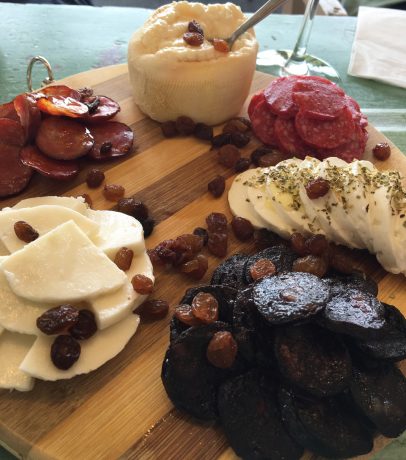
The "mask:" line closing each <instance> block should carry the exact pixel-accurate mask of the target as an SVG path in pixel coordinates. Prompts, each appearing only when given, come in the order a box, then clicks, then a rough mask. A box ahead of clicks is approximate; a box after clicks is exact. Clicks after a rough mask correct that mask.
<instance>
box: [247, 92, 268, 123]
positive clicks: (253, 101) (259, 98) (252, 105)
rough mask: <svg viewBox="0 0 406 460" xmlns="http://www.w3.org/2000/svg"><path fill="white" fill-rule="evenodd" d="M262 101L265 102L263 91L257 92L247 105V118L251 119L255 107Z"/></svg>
mask: <svg viewBox="0 0 406 460" xmlns="http://www.w3.org/2000/svg"><path fill="white" fill-rule="evenodd" d="M262 101H265V96H264V92H263V91H258V92H257V93H255V94H254V95H253V96H252V98H251V101H250V103H249V105H248V116H249V117H250V118H251V117H252V114H253V113H254V110H255V107H256V106H257V105H258V104H259V103H260V102H262Z"/></svg>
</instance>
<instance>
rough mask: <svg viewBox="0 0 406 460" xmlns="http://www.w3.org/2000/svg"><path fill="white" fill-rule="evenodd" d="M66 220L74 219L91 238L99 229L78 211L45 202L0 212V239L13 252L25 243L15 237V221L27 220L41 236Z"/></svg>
mask: <svg viewBox="0 0 406 460" xmlns="http://www.w3.org/2000/svg"><path fill="white" fill-rule="evenodd" d="M68 220H72V221H74V222H75V223H76V224H77V225H78V226H79V227H80V228H81V230H82V231H83V232H84V233H85V234H86V235H88V236H89V238H93V237H94V236H95V235H96V234H97V233H98V231H99V226H98V224H97V223H96V222H94V221H92V220H90V219H89V218H87V217H86V216H84V215H82V214H80V213H79V212H77V211H74V210H73V209H70V208H67V207H64V206H56V205H48V204H46V205H40V206H35V207H32V208H22V209H7V210H3V211H2V212H0V239H1V240H2V242H3V243H4V245H5V246H6V248H7V249H8V250H9V251H10V252H15V251H18V250H19V249H21V248H22V247H24V246H25V245H26V244H27V243H26V242H24V241H22V240H20V239H19V238H18V237H17V235H16V233H15V231H14V224H15V223H16V222H18V221H24V222H27V223H28V224H29V225H31V227H33V229H34V230H36V231H37V232H38V233H39V235H40V236H42V235H45V234H46V233H47V232H49V231H50V230H53V229H54V228H56V227H58V226H59V225H61V224H63V223H65V222H67V221H68Z"/></svg>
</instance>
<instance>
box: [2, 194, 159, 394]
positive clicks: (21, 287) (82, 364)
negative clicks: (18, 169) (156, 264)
mask: <svg viewBox="0 0 406 460" xmlns="http://www.w3.org/2000/svg"><path fill="white" fill-rule="evenodd" d="M19 221H20V222H21V221H24V222H26V223H28V224H29V225H30V226H31V227H32V228H33V229H34V230H35V231H36V232H37V233H38V238H36V239H34V240H33V241H31V242H26V241H23V240H21V239H19V238H18V237H17V235H16V232H15V230H14V224H15V223H16V222H19ZM122 247H127V248H128V249H131V250H132V251H133V254H134V255H133V258H132V262H131V266H130V268H129V269H128V270H127V271H122V270H120V269H119V268H118V267H117V265H116V264H115V263H114V258H115V256H116V254H117V252H118V251H119V250H120V248H122ZM136 274H142V275H144V276H147V277H149V278H150V279H152V280H154V275H153V270H152V264H151V261H150V259H149V257H148V255H147V253H146V249H145V242H144V235H143V229H142V226H141V224H140V222H138V221H137V220H136V219H134V218H133V217H130V216H127V215H125V214H122V213H119V212H114V211H94V210H92V209H89V208H88V207H87V205H86V204H85V202H84V200H83V198H73V197H39V198H30V199H27V200H22V201H21V202H20V203H19V204H17V205H16V206H14V207H13V208H4V209H3V210H1V211H0V388H7V389H17V390H20V391H27V390H30V389H32V387H33V385H34V378H39V379H42V380H59V379H67V378H71V377H74V376H75V375H79V374H83V373H87V372H90V371H92V370H94V369H97V368H98V367H100V366H101V365H103V364H104V363H105V362H106V361H108V360H110V359H111V358H113V357H114V356H115V355H116V354H118V353H119V352H120V351H121V350H122V349H123V348H124V347H125V345H126V344H127V342H128V341H129V340H130V338H131V337H132V336H133V334H134V333H135V332H136V330H137V327H138V324H139V317H138V315H134V314H133V310H134V309H135V308H136V307H138V306H139V305H140V304H141V303H142V302H143V301H144V300H145V299H146V297H147V296H145V295H140V294H138V293H137V292H135V291H134V289H133V287H132V284H131V279H132V278H133V277H134V276H135V275H136ZM67 303H69V304H71V305H73V306H74V307H76V308H77V309H79V310H80V309H87V310H90V311H91V312H92V313H93V315H94V318H95V321H96V323H97V331H96V333H95V334H94V335H93V336H92V337H90V338H89V339H87V340H80V347H81V352H80V356H79V359H78V360H77V361H76V362H75V363H74V364H73V365H72V366H71V367H70V368H69V369H67V370H61V369H59V368H57V367H56V366H55V365H54V364H53V363H52V361H51V357H50V350H51V347H52V344H53V342H54V340H55V338H56V335H58V334H55V335H46V334H44V333H43V332H41V330H40V329H38V327H37V319H38V317H40V316H41V315H42V314H43V313H45V312H46V311H47V310H49V309H51V308H53V307H57V306H59V305H62V304H67Z"/></svg>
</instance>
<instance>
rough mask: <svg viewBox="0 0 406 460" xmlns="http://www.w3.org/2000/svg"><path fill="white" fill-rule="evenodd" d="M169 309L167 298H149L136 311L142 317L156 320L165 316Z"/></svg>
mask: <svg viewBox="0 0 406 460" xmlns="http://www.w3.org/2000/svg"><path fill="white" fill-rule="evenodd" d="M168 311H169V303H168V302H167V301H166V300H159V299H149V300H147V301H145V302H144V303H143V304H141V305H140V306H139V308H137V310H136V311H135V313H137V314H139V315H140V316H141V318H142V319H144V320H149V321H155V320H158V319H162V318H165V316H166V315H167V314H168Z"/></svg>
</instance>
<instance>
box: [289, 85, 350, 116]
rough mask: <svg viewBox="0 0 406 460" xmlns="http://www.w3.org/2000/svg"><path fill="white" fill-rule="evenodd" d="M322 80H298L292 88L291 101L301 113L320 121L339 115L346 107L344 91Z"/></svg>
mask: <svg viewBox="0 0 406 460" xmlns="http://www.w3.org/2000/svg"><path fill="white" fill-rule="evenodd" d="M320 80H323V79H319V80H315V79H314V78H312V79H303V78H302V79H299V80H298V81H296V83H295V85H294V86H293V94H292V99H293V101H294V102H295V103H296V104H297V105H298V106H299V109H300V111H301V112H303V113H306V114H307V115H308V116H311V117H313V118H317V119H320V120H331V119H334V118H336V117H337V116H339V115H340V113H341V111H342V110H343V108H344V107H346V105H347V100H346V98H345V93H344V91H343V90H342V89H341V88H340V87H339V86H337V85H334V84H333V83H331V82H330V81H328V80H326V82H328V83H325V82H324V81H320Z"/></svg>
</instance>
